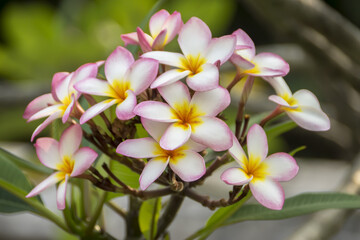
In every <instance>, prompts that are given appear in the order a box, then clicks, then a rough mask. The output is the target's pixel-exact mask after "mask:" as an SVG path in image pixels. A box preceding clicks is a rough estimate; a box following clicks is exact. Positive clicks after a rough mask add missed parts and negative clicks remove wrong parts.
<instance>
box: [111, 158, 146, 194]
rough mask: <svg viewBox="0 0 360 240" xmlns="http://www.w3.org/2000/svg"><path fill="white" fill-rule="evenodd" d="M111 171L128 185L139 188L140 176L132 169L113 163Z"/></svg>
mask: <svg viewBox="0 0 360 240" xmlns="http://www.w3.org/2000/svg"><path fill="white" fill-rule="evenodd" d="M110 169H111V171H112V172H113V173H114V174H115V175H116V176H117V177H118V178H119V179H120V180H121V181H123V182H124V183H125V184H126V185H128V186H130V187H132V188H135V189H137V188H139V186H140V184H139V177H140V175H139V174H137V173H135V172H133V171H132V170H131V169H130V168H128V167H126V166H125V165H123V164H121V163H119V162H116V161H111V162H110Z"/></svg>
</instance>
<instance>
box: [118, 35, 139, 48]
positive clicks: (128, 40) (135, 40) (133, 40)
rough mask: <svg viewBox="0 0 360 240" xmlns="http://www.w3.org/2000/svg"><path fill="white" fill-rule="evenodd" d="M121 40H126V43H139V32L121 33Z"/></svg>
mask: <svg viewBox="0 0 360 240" xmlns="http://www.w3.org/2000/svg"><path fill="white" fill-rule="evenodd" d="M120 37H121V40H123V41H124V45H125V46H127V45H129V44H130V45H138V44H139V38H138V35H137V32H132V33H127V34H121V36H120Z"/></svg>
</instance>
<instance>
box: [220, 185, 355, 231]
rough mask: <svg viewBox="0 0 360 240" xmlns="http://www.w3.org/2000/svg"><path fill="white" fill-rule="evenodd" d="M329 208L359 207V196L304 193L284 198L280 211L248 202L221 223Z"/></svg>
mask: <svg viewBox="0 0 360 240" xmlns="http://www.w3.org/2000/svg"><path fill="white" fill-rule="evenodd" d="M329 208H340V209H351V208H360V196H357V195H350V194H345V193H336V192H328V193H304V194H300V195H297V196H295V197H291V198H288V199H286V200H285V203H284V207H283V209H282V210H280V211H276V210H270V209H268V208H265V207H263V206H261V205H259V204H249V205H245V206H243V207H242V208H240V209H239V210H237V211H236V212H235V213H234V214H233V215H232V216H231V217H230V218H228V219H227V220H226V221H225V222H224V223H223V224H222V225H223V226H225V225H229V224H234V223H238V222H242V221H247V220H278V219H285V218H291V217H296V216H300V215H305V214H309V213H313V212H316V211H320V210H324V209H329Z"/></svg>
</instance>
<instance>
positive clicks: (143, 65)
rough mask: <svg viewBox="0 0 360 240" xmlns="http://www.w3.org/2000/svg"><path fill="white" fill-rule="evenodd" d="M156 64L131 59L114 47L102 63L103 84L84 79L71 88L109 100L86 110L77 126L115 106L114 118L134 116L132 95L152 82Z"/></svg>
mask: <svg viewBox="0 0 360 240" xmlns="http://www.w3.org/2000/svg"><path fill="white" fill-rule="evenodd" d="M158 67H159V63H158V61H156V60H154V59H139V60H137V61H135V60H134V57H133V56H132V54H131V53H130V52H129V51H128V50H127V49H125V48H123V47H117V48H116V49H115V50H114V51H113V52H112V53H111V54H110V56H109V57H108V58H107V59H106V61H105V76H106V79H107V81H104V80H100V79H97V78H87V79H84V80H83V81H80V82H78V83H77V84H76V85H75V88H76V89H77V90H78V91H79V92H81V93H84V94H92V95H98V96H105V97H109V98H108V99H106V100H103V101H102V102H99V103H97V104H95V105H94V106H92V107H90V108H89V109H88V110H86V111H85V113H84V114H83V115H82V116H81V118H80V124H83V123H85V122H87V121H88V120H89V119H91V118H93V117H95V116H96V115H98V114H99V113H101V112H103V111H105V110H106V109H108V108H109V107H111V106H112V105H115V104H116V116H117V117H118V118H119V119H120V120H128V119H131V118H133V117H134V116H135V114H134V113H133V110H134V107H135V106H136V104H137V100H136V96H137V95H138V94H140V93H141V92H143V91H144V90H145V89H146V88H148V87H149V85H150V84H151V83H152V82H153V80H154V79H155V77H156V75H157V71H158Z"/></svg>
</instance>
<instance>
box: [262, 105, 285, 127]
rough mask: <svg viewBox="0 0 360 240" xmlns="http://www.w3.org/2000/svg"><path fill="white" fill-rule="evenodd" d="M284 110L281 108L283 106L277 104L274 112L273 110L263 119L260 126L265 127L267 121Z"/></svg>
mask: <svg viewBox="0 0 360 240" xmlns="http://www.w3.org/2000/svg"><path fill="white" fill-rule="evenodd" d="M283 112H284V110H282V109H281V106H277V107H276V108H275V110H274V111H273V112H271V113H270V114H269V115H267V116H266V117H265V118H264V119H263V120H261V122H260V126H262V127H264V126H265V124H266V123H268V122H269V121H270V120H272V119H274V118H275V117H276V116H278V115H279V114H281V113H283Z"/></svg>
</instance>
